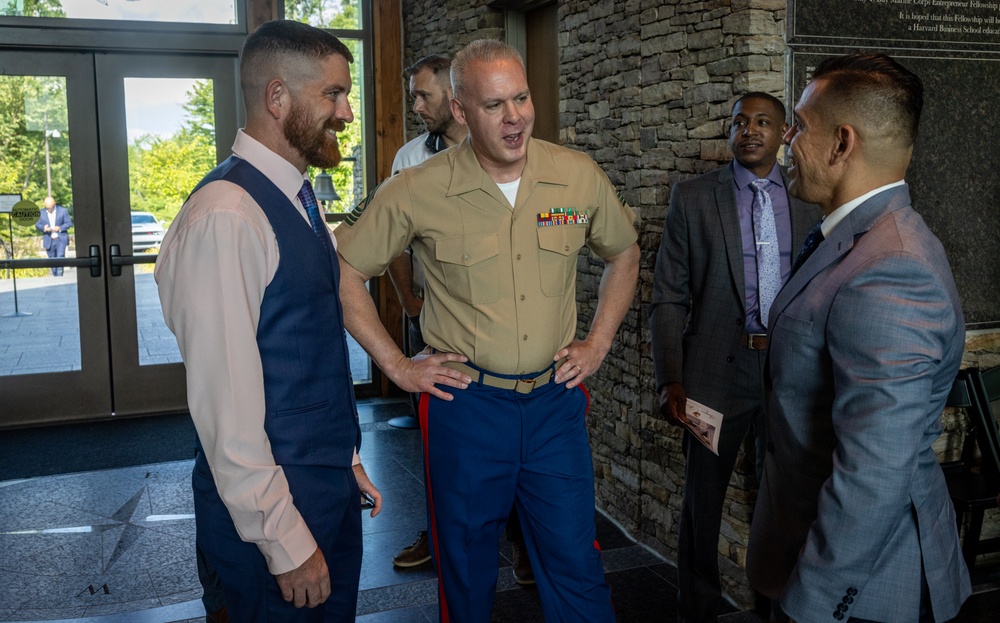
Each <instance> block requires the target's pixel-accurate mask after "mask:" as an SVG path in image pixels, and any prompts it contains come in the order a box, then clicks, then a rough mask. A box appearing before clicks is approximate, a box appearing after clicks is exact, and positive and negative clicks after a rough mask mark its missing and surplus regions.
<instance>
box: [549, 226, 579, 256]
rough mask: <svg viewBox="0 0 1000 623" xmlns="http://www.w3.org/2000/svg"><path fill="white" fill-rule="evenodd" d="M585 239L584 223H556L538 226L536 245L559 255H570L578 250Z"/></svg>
mask: <svg viewBox="0 0 1000 623" xmlns="http://www.w3.org/2000/svg"><path fill="white" fill-rule="evenodd" d="M586 240H587V227H586V226H585V225H558V226H555V227H539V228H538V246H539V247H540V248H542V249H545V250H546V251H551V252H553V253H558V254H560V255H571V254H573V253H576V252H577V251H579V250H580V247H582V246H583V243H584V242H586Z"/></svg>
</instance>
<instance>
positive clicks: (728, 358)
mask: <svg viewBox="0 0 1000 623" xmlns="http://www.w3.org/2000/svg"><path fill="white" fill-rule="evenodd" d="M734 361H736V357H733V356H732V355H729V356H728V357H726V363H732V362H734Z"/></svg>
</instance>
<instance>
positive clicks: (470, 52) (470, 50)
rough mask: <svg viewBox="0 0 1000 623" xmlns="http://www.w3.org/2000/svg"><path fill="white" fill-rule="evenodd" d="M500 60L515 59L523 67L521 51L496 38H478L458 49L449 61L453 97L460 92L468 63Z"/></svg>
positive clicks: (457, 95)
mask: <svg viewBox="0 0 1000 623" xmlns="http://www.w3.org/2000/svg"><path fill="white" fill-rule="evenodd" d="M501 60H513V61H517V62H518V64H519V65H521V67H522V68H523V67H524V59H523V58H521V53H520V52H518V51H517V50H515V49H514V48H512V47H511V46H509V45H507V44H506V43H504V42H502V41H497V40H496V39H478V40H476V41H473V42H472V43H470V44H469V45H467V46H465V47H464V48H462V49H461V50H459V51H458V54H456V55H455V60H453V61H452V63H451V91H452V93H454V94H455V97H459V94H460V93H461V92H462V85H463V83H464V82H465V72H466V69H467V68H468V65H469V63H472V62H474V61H480V62H483V63H494V62H496V61H501Z"/></svg>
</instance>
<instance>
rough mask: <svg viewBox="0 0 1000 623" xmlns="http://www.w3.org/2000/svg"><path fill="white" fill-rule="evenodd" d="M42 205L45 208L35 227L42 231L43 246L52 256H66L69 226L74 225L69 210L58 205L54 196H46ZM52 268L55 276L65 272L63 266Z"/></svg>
mask: <svg viewBox="0 0 1000 623" xmlns="http://www.w3.org/2000/svg"><path fill="white" fill-rule="evenodd" d="M42 205H44V206H45V209H44V210H42V214H41V215H40V216H39V218H38V222H37V223H35V229H37V230H38V231H40V232H41V233H42V247H44V248H45V252H46V253H47V254H48V256H49V257H50V258H56V257H66V248H67V247H68V246H69V228H70V227H72V226H73V221H72V220H71V219H70V218H69V211H68V210H67V209H66V208H64V207H62V206H61V205H56V200H55V199H53V198H52V197H46V198H45V201H43V202H42ZM50 270H51V271H52V275H53V276H55V277H61V276H62V274H63V267H62V266H53V267H52V268H51V269H50Z"/></svg>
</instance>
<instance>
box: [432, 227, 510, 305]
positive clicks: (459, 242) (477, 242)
mask: <svg viewBox="0 0 1000 623" xmlns="http://www.w3.org/2000/svg"><path fill="white" fill-rule="evenodd" d="M499 254H500V245H499V242H498V241H497V236H496V234H468V235H465V236H454V237H451V238H442V239H440V240H438V241H437V244H436V245H435V250H434V257H435V258H436V259H437V260H438V261H439V262H441V268H442V270H443V271H444V281H445V286H447V288H448V293H449V294H451V296H453V297H455V298H456V299H458V300H459V301H462V302H464V303H469V304H472V305H481V304H486V303H492V302H493V301H495V300H496V299H497V296H499V288H498V287H497V279H498V277H499V272H498V268H497V263H498V261H499V258H498V255H499Z"/></svg>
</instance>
